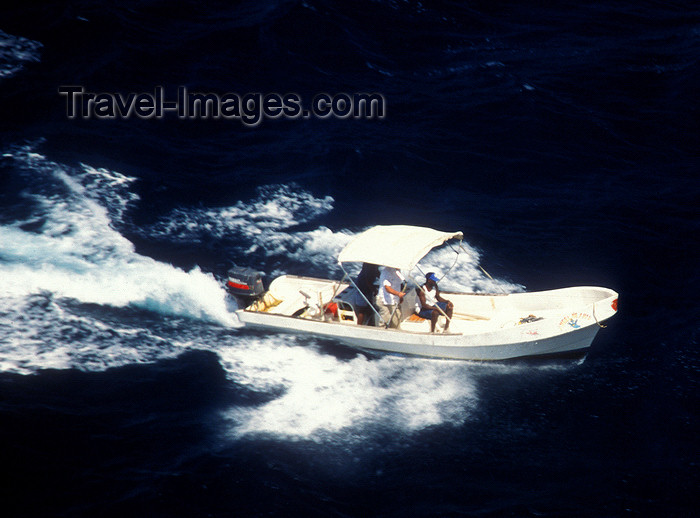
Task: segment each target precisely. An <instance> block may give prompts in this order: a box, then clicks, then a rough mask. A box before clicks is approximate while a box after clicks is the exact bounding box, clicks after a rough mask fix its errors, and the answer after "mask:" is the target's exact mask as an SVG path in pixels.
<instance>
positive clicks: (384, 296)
mask: <svg viewBox="0 0 700 518" xmlns="http://www.w3.org/2000/svg"><path fill="white" fill-rule="evenodd" d="M405 280H406V278H405V277H404V276H403V275H402V274H401V271H399V270H398V269H396V268H391V267H389V266H385V267H384V268H383V269H382V272H381V274H380V275H379V292H378V293H377V299H376V303H377V309H378V311H379V316H381V317H382V318H381V322H378V323H377V325H386V324H388V325H389V327H399V323H400V322H401V307H400V306H399V304H401V302H403V298H404V297H405V296H406V293H405V292H403V291H401V285H402V284H403V282H404V281H405Z"/></svg>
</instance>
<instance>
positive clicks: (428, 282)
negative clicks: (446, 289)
mask: <svg viewBox="0 0 700 518" xmlns="http://www.w3.org/2000/svg"><path fill="white" fill-rule="evenodd" d="M437 283H438V278H437V276H436V275H435V274H434V273H433V272H430V273H429V274H428V275H426V276H425V284H424V285H423V287H422V288H419V289H418V298H419V299H420V310H419V311H418V316H419V317H421V318H425V319H428V318H429V319H430V332H431V333H434V332H435V324H436V323H437V320H438V318H439V317H440V315H447V323H446V324H445V330H444V331H445V332H446V331H447V330H448V328H449V327H450V321H451V320H452V310H453V309H454V305H453V304H452V302H450V301H449V300H447V299H445V298H443V297H442V295H440V289H439V288H438V285H437ZM438 308H440V309H438ZM440 310H442V311H440Z"/></svg>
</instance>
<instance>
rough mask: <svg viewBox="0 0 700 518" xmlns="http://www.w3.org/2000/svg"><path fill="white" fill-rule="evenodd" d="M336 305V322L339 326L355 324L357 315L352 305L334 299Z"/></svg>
mask: <svg viewBox="0 0 700 518" xmlns="http://www.w3.org/2000/svg"><path fill="white" fill-rule="evenodd" d="M336 303H337V304H338V321H339V322H340V323H341V324H357V315H356V314H355V308H353V307H352V304H350V303H349V302H346V301H344V300H338V299H336Z"/></svg>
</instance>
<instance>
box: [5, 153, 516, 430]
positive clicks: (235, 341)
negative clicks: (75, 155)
mask: <svg viewBox="0 0 700 518" xmlns="http://www.w3.org/2000/svg"><path fill="white" fill-rule="evenodd" d="M2 160H3V166H5V167H4V169H5V170H6V171H10V172H11V174H14V175H18V176H19V178H20V180H22V181H23V183H22V185H23V191H22V193H21V194H18V195H17V196H18V197H19V199H20V202H21V204H22V206H23V207H22V210H21V211H18V215H17V216H16V217H15V218H14V219H13V217H12V216H11V215H8V214H5V215H3V217H2V221H3V224H2V225H0V278H2V280H3V282H2V283H1V284H0V371H3V372H19V373H31V372H36V371H37V370H41V369H46V368H55V369H68V368H78V369H82V370H90V371H98V370H104V369H108V368H112V367H119V366H124V365H129V364H134V363H144V362H154V361H159V360H162V359H165V358H174V357H177V356H179V355H180V354H182V353H183V352H186V351H191V350H210V351H213V352H215V353H216V354H217V355H218V356H219V358H220V361H221V365H222V368H223V369H224V370H225V372H226V373H227V376H228V378H229V379H230V380H231V382H232V383H235V384H236V385H237V386H239V387H242V388H244V389H247V390H250V391H253V392H256V393H261V394H265V395H266V397H264V398H263V400H264V402H261V403H259V404H252V405H249V406H234V407H232V408H231V409H230V410H228V411H225V412H224V419H225V421H226V422H227V423H229V424H230V427H229V432H230V435H231V436H232V437H233V438H234V439H235V438H242V437H260V436H265V437H276V438H282V439H284V440H297V439H300V440H314V441H319V442H324V441H335V440H338V438H342V439H341V440H343V441H344V442H346V443H347V442H348V441H350V442H352V441H356V442H358V443H361V442H362V441H364V440H366V439H367V438H368V437H370V436H371V434H372V433H384V432H386V431H389V432H390V433H393V432H396V431H399V432H406V433H411V432H414V431H417V430H421V429H424V428H426V427H430V426H435V425H441V424H445V423H449V424H460V423H464V422H465V420H467V419H469V417H470V414H471V412H472V410H473V409H474V408H475V406H476V404H477V402H478V394H477V389H476V383H477V377H476V376H475V375H474V372H475V371H474V369H475V368H476V367H474V366H473V365H470V364H468V363H465V362H450V361H435V360H423V359H412V358H401V357H396V356H379V357H373V358H371V359H369V358H367V357H366V356H364V355H361V354H357V355H355V356H351V357H350V358H349V359H347V358H338V357H337V356H335V355H333V354H330V353H329V352H327V351H324V349H323V348H322V347H320V346H319V344H318V342H316V340H315V339H313V338H309V337H298V336H289V335H285V334H279V333H269V334H264V335H259V334H251V333H247V332H245V331H243V332H240V331H237V330H236V329H234V328H235V326H237V325H238V324H237V319H236V318H235V317H234V316H233V314H232V313H231V312H230V311H229V308H228V307H227V300H226V295H225V292H224V290H223V289H222V287H221V285H220V283H219V282H218V281H217V280H216V279H215V278H214V277H213V276H212V275H211V274H208V273H205V272H202V271H201V270H199V269H198V268H194V269H192V270H190V271H184V270H182V269H180V268H177V267H174V266H172V265H170V264H166V263H163V262H159V261H156V260H154V259H152V258H149V257H146V256H142V255H140V254H138V253H137V252H136V251H135V249H134V246H133V244H132V243H131V242H130V241H129V240H128V239H126V238H125V237H124V236H123V235H122V233H120V230H121V231H123V230H124V229H125V228H128V227H129V225H130V223H129V221H128V211H129V209H130V208H131V207H132V206H133V205H134V204H136V203H138V202H139V199H138V196H137V195H136V194H135V193H134V182H135V180H134V178H131V177H129V176H126V175H124V174H121V173H119V172H116V171H109V170H105V169H96V168H93V167H91V166H89V165H84V164H83V165H81V166H80V167H77V168H72V167H68V166H64V165H61V164H57V163H54V162H52V161H50V160H48V159H47V158H46V157H44V156H42V155H40V154H38V153H35V152H34V151H33V149H32V147H31V146H26V147H23V148H15V149H12V150H9V151H7V152H6V153H5V154H4V155H3V157H2ZM333 202H334V200H333V199H332V198H330V197H324V198H318V197H315V196H313V195H311V194H310V193H309V192H307V191H304V190H303V189H301V188H299V187H298V186H296V185H293V184H292V185H275V186H267V187H263V188H261V189H260V190H259V192H258V195H257V196H256V197H254V198H253V199H251V200H247V201H246V200H243V201H238V202H236V203H235V204H234V205H232V206H230V207H224V208H215V209H190V208H180V209H177V210H175V211H173V212H172V213H171V214H169V215H167V216H165V217H163V218H162V219H161V220H160V221H158V222H157V223H156V224H154V225H153V226H152V227H150V228H147V229H145V230H144V231H143V232H144V237H146V238H148V237H152V238H154V239H161V240H163V239H164V240H172V241H178V240H181V241H184V242H193V243H196V242H197V239H198V237H197V236H201V235H207V236H212V237H215V238H221V239H226V238H227V236H231V235H232V236H234V238H235V239H236V240H237V241H242V242H244V245H245V249H244V250H243V252H244V253H245V252H246V251H248V252H255V253H257V254H258V255H259V256H260V257H263V258H278V257H283V258H284V259H285V260H286V261H291V262H297V263H300V264H305V265H307V266H313V267H315V268H316V270H317V271H319V270H320V271H325V272H327V275H328V277H330V278H339V277H340V273H341V272H340V270H339V269H338V267H337V263H336V257H337V254H338V252H339V251H340V250H341V249H342V248H343V247H344V246H345V245H346V244H347V243H348V242H349V241H350V239H352V238H353V237H354V236H355V235H357V233H358V232H360V231H362V230H363V229H356V230H353V231H350V230H331V229H329V228H327V227H324V226H321V225H319V226H317V227H316V228H311V229H308V227H309V226H312V225H310V223H311V222H313V221H314V220H315V219H319V218H322V216H323V215H325V214H327V213H329V212H330V211H332V210H333ZM20 214H21V215H20ZM302 223H304V224H305V226H306V227H307V229H305V230H299V231H295V230H294V227H295V226H296V225H299V224H302ZM464 246H465V251H464V252H462V253H461V260H460V262H459V263H458V264H456V265H454V266H453V263H454V258H455V256H454V253H453V252H452V250H450V249H449V248H447V247H446V248H442V249H439V250H436V251H433V252H432V253H431V254H429V256H428V257H426V258H425V259H424V261H423V262H422V265H423V271H425V272H427V271H429V270H431V271H437V272H438V273H439V274H440V275H443V274H445V273H448V272H449V275H448V276H447V278H446V280H445V284H444V285H443V289H483V290H504V291H514V290H517V289H519V287H518V286H516V285H512V284H508V283H504V282H500V281H492V280H491V279H488V278H487V277H486V276H485V275H484V274H483V273H482V272H480V271H479V269H478V261H479V254H478V252H477V251H476V250H474V249H473V248H471V247H469V246H468V245H466V244H465V245H464ZM280 263H281V264H284V262H283V261H280ZM274 273H275V272H272V274H274ZM279 273H281V272H279ZM417 276H418V277H420V274H418V275H417ZM447 279H449V281H448V280H447ZM144 310H145V311H144ZM125 311H126V313H124V312H125ZM131 311H138V313H137V314H135V315H134V314H133V313H131ZM120 312H121V313H120ZM173 317H175V318H173ZM211 323H214V324H217V325H214V326H212V325H210V324H211ZM478 368H479V369H482V368H483V367H481V366H479V367H478Z"/></svg>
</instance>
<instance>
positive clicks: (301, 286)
mask: <svg viewBox="0 0 700 518" xmlns="http://www.w3.org/2000/svg"><path fill="white" fill-rule="evenodd" d="M451 240H459V241H460V243H459V246H460V247H461V240H462V233H461V232H440V231H437V230H433V229H429V228H423V227H413V226H404V225H392V226H376V227H372V228H370V229H369V230H367V231H365V232H363V233H361V234H359V235H357V236H356V237H355V238H354V239H353V240H352V241H351V242H350V243H349V244H348V245H347V246H346V247H345V248H344V249H343V250H342V251H341V252H340V254H339V255H338V263H339V265H340V267H341V269H342V271H343V272H344V273H345V276H344V277H343V279H341V280H339V281H333V280H326V279H317V278H311V277H298V276H293V275H283V276H281V277H278V278H276V279H274V280H273V281H272V283H271V284H270V286H269V289H267V290H264V289H263V287H262V281H261V279H260V275H259V274H257V273H256V272H254V271H253V270H249V269H243V270H241V269H234V270H232V271H231V272H229V278H228V280H227V287H228V288H229V291H230V292H231V293H232V294H233V295H235V296H236V298H237V300H238V302H239V309H238V310H236V314H237V315H238V318H239V319H240V321H241V322H242V323H244V324H245V325H247V326H253V327H260V328H268V329H275V330H282V331H286V332H299V333H309V334H313V335H317V336H320V337H327V338H331V339H336V340H338V341H339V342H342V343H344V344H347V345H350V346H353V347H358V348H362V349H367V350H374V351H384V352H390V353H398V354H406V355H415V356H423V357H431V358H449V359H460V360H504V359H510V358H518V357H528V356H541V355H561V354H565V353H567V354H568V353H573V352H575V351H584V350H585V349H587V348H589V347H590V345H591V343H592V342H593V339H594V338H595V336H596V334H597V333H598V330H599V329H600V328H601V327H604V326H603V325H602V322H604V321H605V320H607V319H608V318H610V317H612V316H613V315H614V314H615V313H616V312H617V299H618V294H617V293H616V292H615V291H613V290H611V289H608V288H600V287H588V286H583V287H571V288H563V289H555V290H550V291H542V292H531V293H508V294H497V293H491V294H482V293H454V292H449V293H448V292H442V295H443V297H445V298H447V299H448V300H450V301H451V302H452V303H453V305H454V310H453V313H452V318H451V319H450V325H449V327H448V331H446V332H443V331H444V327H445V324H446V321H447V318H448V316H447V315H446V314H444V313H443V314H442V315H441V316H440V318H439V320H438V324H437V327H436V329H435V332H431V329H430V328H431V323H430V320H426V319H422V318H420V317H418V315H417V314H416V312H415V307H416V302H417V298H418V294H417V291H416V289H420V286H421V285H422V283H421V282H419V281H417V280H414V277H412V276H411V274H412V273H414V269H417V270H420V265H419V264H418V263H419V261H420V260H421V259H423V257H424V256H425V255H426V254H428V252H430V251H431V250H432V249H433V248H436V247H440V246H442V245H444V244H445V243H446V242H448V241H451ZM349 263H368V264H375V265H381V266H383V267H392V268H397V269H400V270H401V271H402V272H405V273H406V274H408V275H407V277H406V278H407V279H408V282H409V285H411V284H412V286H411V287H410V288H411V289H409V288H406V296H405V297H404V299H403V301H402V303H401V314H402V315H403V317H404V318H403V319H402V320H401V323H400V325H399V327H398V328H390V327H388V326H387V324H386V323H385V322H384V321H383V320H382V319H381V317H380V315H379V313H378V312H377V311H376V309H375V308H374V307H372V306H370V308H371V311H372V316H374V319H373V320H374V325H360V324H359V323H358V313H357V305H358V304H362V305H365V306H366V305H367V304H368V303H370V302H373V301H370V300H368V297H367V296H365V295H363V294H362V292H361V291H360V289H359V288H358V286H357V284H356V282H355V281H354V280H353V279H352V277H351V276H350V275H349V274H348V273H347V270H346V265H348V264H349ZM416 275H419V274H416ZM421 275H422V274H421ZM413 288H416V289H413ZM370 320H371V319H370Z"/></svg>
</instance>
